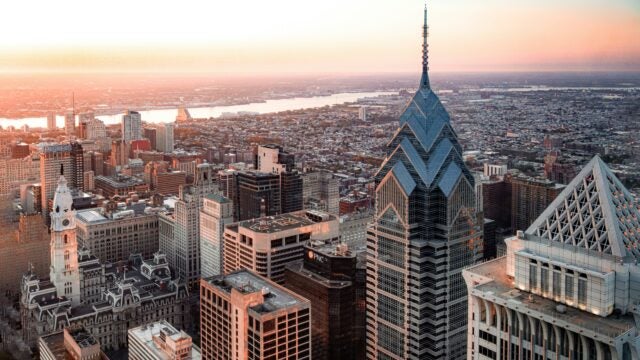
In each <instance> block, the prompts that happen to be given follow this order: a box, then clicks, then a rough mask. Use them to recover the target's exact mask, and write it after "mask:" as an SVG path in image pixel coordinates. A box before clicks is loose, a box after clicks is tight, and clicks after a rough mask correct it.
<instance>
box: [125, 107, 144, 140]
mask: <svg viewBox="0 0 640 360" xmlns="http://www.w3.org/2000/svg"><path fill="white" fill-rule="evenodd" d="M121 131H122V140H123V141H124V142H130V141H132V140H140V139H142V117H141V116H140V113H139V112H137V111H130V110H127V111H126V112H125V114H124V115H122V123H121Z"/></svg>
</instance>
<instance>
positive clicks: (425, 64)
mask: <svg viewBox="0 0 640 360" xmlns="http://www.w3.org/2000/svg"><path fill="white" fill-rule="evenodd" d="M428 36H429V27H428V26H427V2H426V0H425V2H424V25H423V26H422V37H423V39H422V41H423V43H422V78H421V79H420V88H421V89H430V88H431V84H430V83H429V43H428V41H427V37H428Z"/></svg>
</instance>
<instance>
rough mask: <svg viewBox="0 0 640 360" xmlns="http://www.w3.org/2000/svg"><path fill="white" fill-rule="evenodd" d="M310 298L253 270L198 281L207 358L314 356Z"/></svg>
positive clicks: (289, 357) (301, 358)
mask: <svg viewBox="0 0 640 360" xmlns="http://www.w3.org/2000/svg"><path fill="white" fill-rule="evenodd" d="M310 307H311V306H310V303H309V300H307V299H305V298H303V297H301V296H299V295H297V294H295V293H294V292H292V291H290V290H288V289H286V288H284V287H282V286H280V285H278V284H276V283H274V282H273V281H270V280H268V279H265V278H263V277H262V276H260V275H258V274H256V273H254V272H251V271H249V270H239V271H235V272H232V273H229V274H226V275H219V276H214V277H212V278H207V279H202V280H201V281H200V334H201V341H200V344H201V345H200V346H201V349H202V357H203V358H205V359H208V360H242V359H274V360H276V359H291V358H294V359H300V360H303V359H311V345H312V343H311V321H312V319H311V314H310V312H311V309H310Z"/></svg>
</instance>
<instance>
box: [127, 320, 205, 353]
mask: <svg viewBox="0 0 640 360" xmlns="http://www.w3.org/2000/svg"><path fill="white" fill-rule="evenodd" d="M129 359H131V360H200V359H202V355H201V354H200V349H199V348H198V347H197V346H195V345H193V341H192V340H191V336H189V335H188V334H187V333H186V332H184V331H182V330H178V329H176V328H175V327H174V326H173V325H171V324H170V323H169V322H167V321H165V320H161V321H157V322H152V323H149V324H144V325H142V326H138V327H136V328H133V329H129Z"/></svg>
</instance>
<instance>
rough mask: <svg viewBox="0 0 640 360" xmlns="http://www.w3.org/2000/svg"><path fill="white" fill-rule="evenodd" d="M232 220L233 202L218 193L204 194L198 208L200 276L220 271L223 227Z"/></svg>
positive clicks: (211, 274)
mask: <svg viewBox="0 0 640 360" xmlns="http://www.w3.org/2000/svg"><path fill="white" fill-rule="evenodd" d="M232 222H233V202H232V201H231V200H229V199H228V198H226V197H224V196H222V195H219V194H209V195H205V196H204V199H203V203H202V210H200V259H201V262H200V265H201V273H202V277H211V276H215V275H220V274H221V273H222V259H223V252H224V248H223V245H224V241H223V239H224V227H225V225H227V224H231V223H232Z"/></svg>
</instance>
